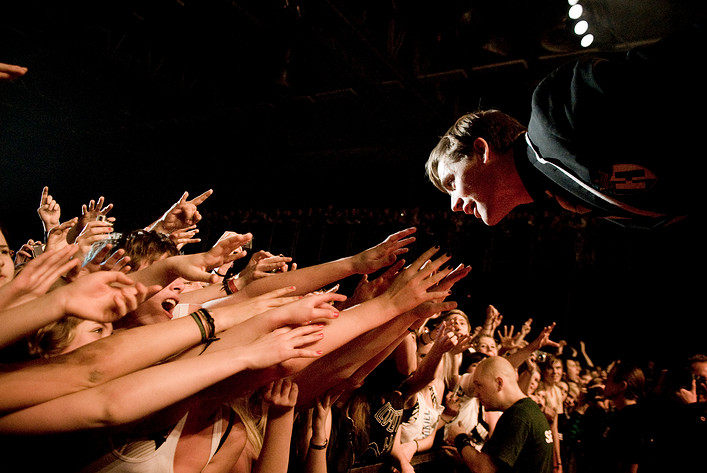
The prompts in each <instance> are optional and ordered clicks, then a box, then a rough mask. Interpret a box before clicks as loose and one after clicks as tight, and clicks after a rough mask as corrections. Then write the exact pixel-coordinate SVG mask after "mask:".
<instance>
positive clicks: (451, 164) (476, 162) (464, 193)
mask: <svg viewBox="0 0 707 473" xmlns="http://www.w3.org/2000/svg"><path fill="white" fill-rule="evenodd" d="M437 169H438V172H439V177H440V182H441V183H442V186H443V187H444V189H445V191H446V192H447V194H449V197H450V198H451V205H452V211H453V212H464V213H465V214H467V215H473V216H475V217H476V218H480V219H481V220H483V222H484V223H485V224H486V225H496V224H497V223H498V222H500V221H501V219H503V217H505V216H506V214H507V212H506V213H503V212H499V211H498V210H497V208H498V207H497V206H496V205H495V202H496V200H497V196H496V192H495V188H496V186H495V182H494V180H495V177H494V174H493V167H492V166H490V165H489V163H487V162H486V161H485V160H484V159H483V158H482V157H481V156H479V155H477V154H474V155H473V156H470V157H466V158H463V159H462V160H460V161H456V162H455V161H453V160H451V159H444V160H442V161H440V163H439V165H438V168H437Z"/></svg>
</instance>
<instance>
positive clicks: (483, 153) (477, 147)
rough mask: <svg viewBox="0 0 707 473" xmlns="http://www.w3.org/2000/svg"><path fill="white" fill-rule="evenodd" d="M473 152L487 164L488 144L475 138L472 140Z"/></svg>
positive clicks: (481, 139)
mask: <svg viewBox="0 0 707 473" xmlns="http://www.w3.org/2000/svg"><path fill="white" fill-rule="evenodd" d="M474 152H476V154H478V155H479V157H480V158H481V159H482V160H483V162H484V163H485V162H487V161H488V159H489V144H488V142H487V141H486V140H485V139H483V138H476V139H475V140H474Z"/></svg>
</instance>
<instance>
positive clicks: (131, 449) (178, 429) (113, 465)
mask: <svg viewBox="0 0 707 473" xmlns="http://www.w3.org/2000/svg"><path fill="white" fill-rule="evenodd" d="M188 415H189V413H187V414H185V415H184V417H182V418H181V419H180V421H179V422H178V423H177V425H176V426H175V427H174V428H173V429H172V431H171V432H170V433H169V435H168V436H167V438H166V440H165V441H164V442H163V443H162V444H161V445H159V446H158V447H157V448H155V447H156V443H155V440H153V439H144V438H140V439H130V440H129V441H127V442H125V443H122V444H121V445H113V450H112V451H111V452H109V453H107V454H106V455H104V456H103V457H101V458H99V459H97V460H95V461H94V462H92V463H91V464H89V465H87V466H86V467H84V468H83V469H82V470H81V473H174V453H175V452H176V450H177V442H179V437H181V435H182V430H183V429H184V424H185V423H186V421H187V416H188ZM222 426H223V410H222V409H220V410H219V413H218V414H217V416H216V420H215V421H214V423H213V429H212V431H211V452H210V454H209V461H210V460H211V458H213V456H214V454H215V453H216V450H218V447H219V443H220V442H221V437H222V435H223V429H222ZM111 440H112V439H111Z"/></svg>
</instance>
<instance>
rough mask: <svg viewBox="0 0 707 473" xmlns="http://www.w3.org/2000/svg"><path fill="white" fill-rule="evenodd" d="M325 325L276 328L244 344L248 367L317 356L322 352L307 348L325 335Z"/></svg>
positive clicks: (255, 367)
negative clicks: (323, 329) (323, 330)
mask: <svg viewBox="0 0 707 473" xmlns="http://www.w3.org/2000/svg"><path fill="white" fill-rule="evenodd" d="M322 328H323V325H305V326H302V327H297V328H295V329H290V328H288V327H283V328H279V329H277V330H274V331H272V332H270V333H268V334H266V335H263V336H262V337H260V338H258V339H257V340H255V341H253V342H252V343H250V344H248V345H245V346H243V347H242V348H243V349H244V350H245V351H246V356H247V358H248V359H247V365H248V369H253V370H257V369H263V368H268V367H270V366H273V365H276V364H278V363H282V362H283V361H287V360H289V359H292V358H316V357H319V356H321V354H322V352H321V351H318V350H311V349H308V348H305V347H307V346H309V345H311V344H313V343H314V342H317V341H319V340H321V339H322V337H324V332H322Z"/></svg>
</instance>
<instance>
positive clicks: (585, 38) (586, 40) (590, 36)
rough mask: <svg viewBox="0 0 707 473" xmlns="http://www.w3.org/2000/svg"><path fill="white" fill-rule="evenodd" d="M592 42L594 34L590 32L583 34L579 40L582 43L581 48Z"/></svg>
mask: <svg viewBox="0 0 707 473" xmlns="http://www.w3.org/2000/svg"><path fill="white" fill-rule="evenodd" d="M593 42H594V35H593V34H591V33H590V34H585V35H584V36H582V40H581V41H580V44H581V45H582V47H583V48H587V47H589V46H590V45H591V44H592V43H593Z"/></svg>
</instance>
